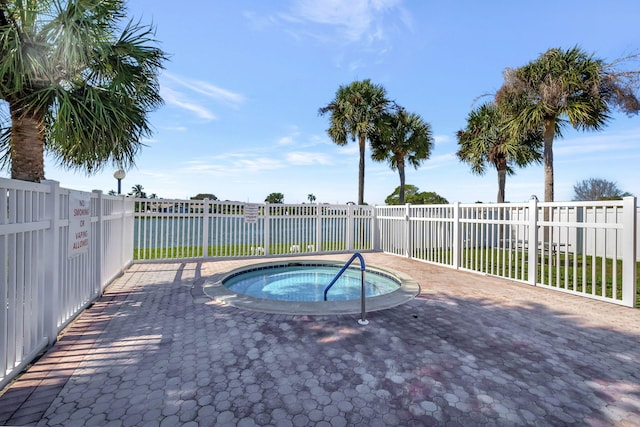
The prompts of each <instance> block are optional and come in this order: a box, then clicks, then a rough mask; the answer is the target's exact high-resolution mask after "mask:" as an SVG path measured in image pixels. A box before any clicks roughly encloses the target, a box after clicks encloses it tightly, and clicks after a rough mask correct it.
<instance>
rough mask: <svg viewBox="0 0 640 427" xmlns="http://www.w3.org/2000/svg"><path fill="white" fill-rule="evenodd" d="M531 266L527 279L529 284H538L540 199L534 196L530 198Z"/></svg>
mask: <svg viewBox="0 0 640 427" xmlns="http://www.w3.org/2000/svg"><path fill="white" fill-rule="evenodd" d="M527 241H528V243H527V247H528V253H527V258H528V262H529V268H528V270H527V279H528V282H529V284H531V285H533V286H536V284H537V283H538V199H537V198H535V197H532V198H531V199H530V200H529V233H528V237H527Z"/></svg>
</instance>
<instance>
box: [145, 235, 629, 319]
mask: <svg viewBox="0 0 640 427" xmlns="http://www.w3.org/2000/svg"><path fill="white" fill-rule="evenodd" d="M310 244H314V243H299V246H300V249H301V253H302V254H305V253H307V254H308V253H311V252H310V251H307V245H310ZM251 246H252V245H217V246H209V247H208V253H207V256H208V257H242V256H251V255H256V254H255V253H254V254H252V253H251ZM360 249H365V250H366V249H368V247H364V246H359V247H358V246H356V248H355V250H360ZM346 250H347V249H346V245H345V244H344V243H343V242H325V243H323V244H322V248H321V251H322V252H331V251H335V252H340V251H346ZM269 254H270V255H286V254H290V245H289V244H273V245H270V246H269ZM133 257H134V260H153V259H181V258H201V257H202V246H189V247H172V248H155V249H144V250H140V249H134V254H133ZM413 257H414V258H418V259H422V260H427V261H432V262H439V263H443V264H452V263H453V254H452V252H451V251H450V250H440V249H429V250H425V249H419V250H414V251H413ZM543 261H544V262H543ZM460 265H461V267H463V268H466V269H469V270H474V271H478V272H483V273H487V274H492V275H496V276H501V277H507V278H510V279H515V280H522V281H527V280H528V275H529V269H528V266H529V265H528V258H527V252H526V251H524V252H522V251H518V252H517V253H511V252H509V251H506V250H501V249H491V248H487V249H464V250H463V251H462V253H461V259H460ZM615 267H616V271H615V276H614V261H613V259H611V258H607V259H604V262H603V258H602V257H595V258H594V257H592V256H586V255H577V256H574V255H568V257H566V255H565V254H564V253H561V254H560V255H559V257H558V256H557V255H555V256H554V257H553V263H550V260H549V256H548V255H545V256H544V257H542V256H539V257H538V266H537V270H538V271H537V274H538V277H539V280H538V281H539V282H540V283H543V284H545V285H548V286H553V287H559V288H562V289H566V290H570V291H575V292H583V293H587V294H592V295H599V296H603V289H604V296H605V297H608V298H611V297H612V296H613V288H614V277H615V282H616V286H615V287H616V292H617V299H621V298H622V261H621V260H617V261H615ZM603 268H604V273H605V274H604V283H605V286H604V288H603V280H602V277H603V274H602V271H603ZM636 269H637V271H638V272H640V263H636ZM574 274H575V279H574ZM636 307H640V275H636Z"/></svg>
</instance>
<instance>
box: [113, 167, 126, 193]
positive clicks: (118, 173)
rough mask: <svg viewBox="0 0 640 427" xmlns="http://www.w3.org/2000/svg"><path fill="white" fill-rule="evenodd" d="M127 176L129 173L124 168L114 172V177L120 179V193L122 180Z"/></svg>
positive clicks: (119, 191)
mask: <svg viewBox="0 0 640 427" xmlns="http://www.w3.org/2000/svg"><path fill="white" fill-rule="evenodd" d="M125 176H127V174H126V173H125V172H124V171H123V170H122V169H118V170H117V171H115V172H114V173H113V177H114V178H115V179H117V180H118V195H120V193H121V186H120V181H122V180H123V179H124V177H125Z"/></svg>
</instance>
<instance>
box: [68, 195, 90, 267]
mask: <svg viewBox="0 0 640 427" xmlns="http://www.w3.org/2000/svg"><path fill="white" fill-rule="evenodd" d="M90 230H91V193H84V192H82V191H69V257H73V256H76V255H80V254H82V253H85V252H88V251H89V231H90Z"/></svg>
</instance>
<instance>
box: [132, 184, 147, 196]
mask: <svg viewBox="0 0 640 427" xmlns="http://www.w3.org/2000/svg"><path fill="white" fill-rule="evenodd" d="M129 195H131V196H133V197H136V198H138V199H146V198H147V193H145V192H144V187H143V186H142V185H140V184H136V185H134V186H133V187H131V193H129Z"/></svg>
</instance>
